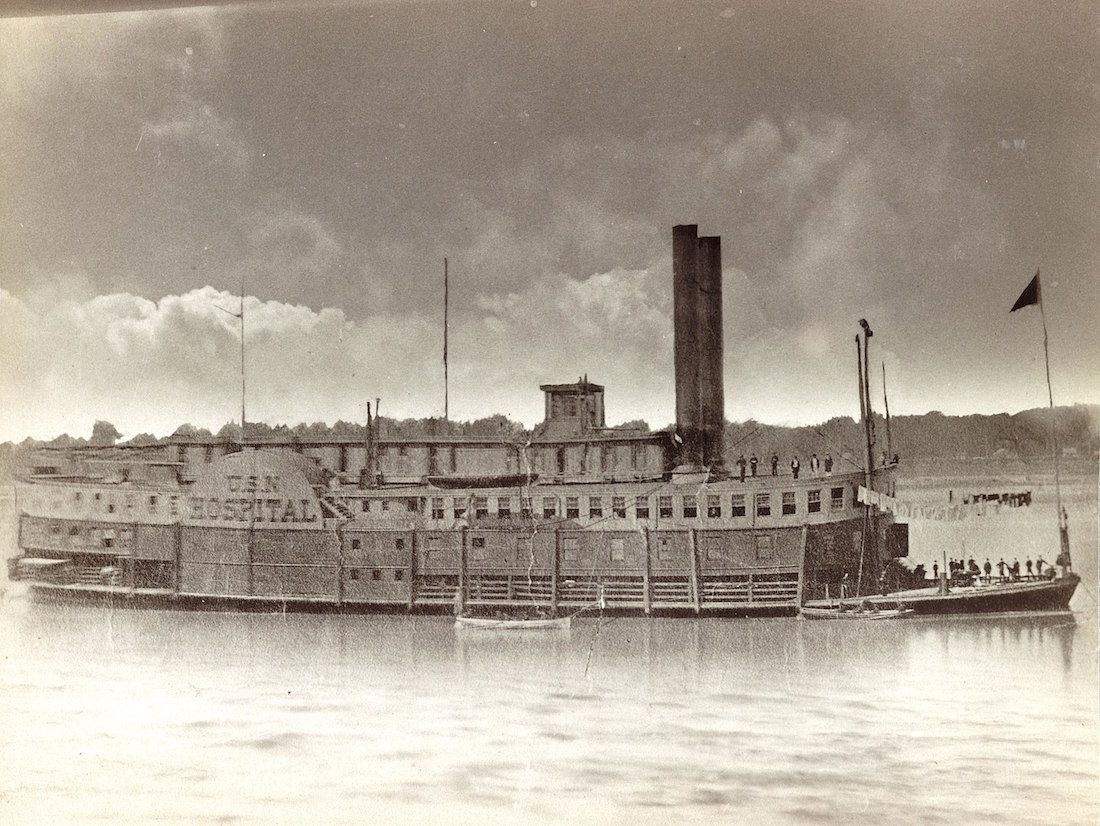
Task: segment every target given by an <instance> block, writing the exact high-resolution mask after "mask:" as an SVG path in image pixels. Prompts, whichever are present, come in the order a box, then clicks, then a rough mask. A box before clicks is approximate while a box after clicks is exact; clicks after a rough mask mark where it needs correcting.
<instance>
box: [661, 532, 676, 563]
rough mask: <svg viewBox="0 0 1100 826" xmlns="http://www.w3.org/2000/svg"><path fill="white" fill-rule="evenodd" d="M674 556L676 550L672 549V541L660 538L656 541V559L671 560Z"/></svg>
mask: <svg viewBox="0 0 1100 826" xmlns="http://www.w3.org/2000/svg"><path fill="white" fill-rule="evenodd" d="M675 556H676V549H675V548H673V547H672V540H671V539H668V538H666V537H661V538H660V539H658V540H657V558H658V559H672V558H673V557H675Z"/></svg>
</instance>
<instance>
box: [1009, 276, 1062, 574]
mask: <svg viewBox="0 0 1100 826" xmlns="http://www.w3.org/2000/svg"><path fill="white" fill-rule="evenodd" d="M1032 304H1038V305H1039V318H1040V320H1041V321H1042V324H1043V360H1044V363H1045V365H1046V377H1047V402H1048V403H1049V405H1050V453H1051V457H1052V458H1053V459H1054V502H1055V507H1057V509H1058V540H1059V545H1060V551H1061V553H1060V555H1059V557H1058V559H1059V560H1065V564H1064V565H1063V564H1062V563H1061V562H1059V563H1057V564H1059V565H1062V568H1063V571H1065V570H1067V569H1068V568H1069V567H1070V554H1069V527H1068V526H1067V524H1066V513H1065V511H1064V510H1063V509H1062V472H1061V467H1060V461H1059V458H1058V429H1057V427H1056V422H1055V420H1054V390H1053V389H1052V388H1051V383H1050V337H1049V334H1048V333H1047V314H1046V310H1045V309H1044V308H1043V285H1042V282H1041V281H1040V280H1039V270H1036V271H1035V277H1034V278H1032V279H1031V281H1030V282H1029V283H1028V285H1027V286H1026V287H1024V291H1023V292H1022V293H1020V297H1019V298H1017V299H1016V303H1015V304H1013V305H1012V309H1011V310H1009V312H1010V313H1014V312H1016V311H1017V310H1020V309H1023V308H1024V307H1030V306H1031V305H1032Z"/></svg>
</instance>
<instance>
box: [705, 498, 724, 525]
mask: <svg viewBox="0 0 1100 826" xmlns="http://www.w3.org/2000/svg"><path fill="white" fill-rule="evenodd" d="M721 517H722V497H721V496H718V495H717V494H714V493H710V494H707V518H708V519H720V518H721Z"/></svg>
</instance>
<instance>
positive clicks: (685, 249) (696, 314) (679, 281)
mask: <svg viewBox="0 0 1100 826" xmlns="http://www.w3.org/2000/svg"><path fill="white" fill-rule="evenodd" d="M698 232H699V227H698V226H697V225H696V224H683V225H680V226H675V227H673V228H672V294H673V325H674V337H673V347H674V353H673V357H674V358H673V360H674V367H675V371H676V431H677V433H678V434H679V436H680V439H681V447H680V456H679V465H680V466H685V465H686V466H689V467H693V468H703V467H709V468H710V469H711V470H715V469H721V468H722V466H723V457H722V452H723V431H724V429H725V424H726V412H725V397H724V396H723V386H722V239H721V237H719V236H705V237H703V238H700V237H698Z"/></svg>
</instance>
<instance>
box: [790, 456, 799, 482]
mask: <svg viewBox="0 0 1100 826" xmlns="http://www.w3.org/2000/svg"><path fill="white" fill-rule="evenodd" d="M791 475H792V476H794V478H795V479H797V478H798V457H797V456H795V457H794V458H793V459H791Z"/></svg>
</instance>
